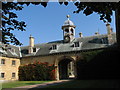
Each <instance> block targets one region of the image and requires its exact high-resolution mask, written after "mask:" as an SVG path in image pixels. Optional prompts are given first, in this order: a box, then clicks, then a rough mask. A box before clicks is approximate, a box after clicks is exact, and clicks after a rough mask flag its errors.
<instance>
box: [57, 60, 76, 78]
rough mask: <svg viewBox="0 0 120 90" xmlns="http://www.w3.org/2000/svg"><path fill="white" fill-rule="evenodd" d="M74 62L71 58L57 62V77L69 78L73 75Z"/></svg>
mask: <svg viewBox="0 0 120 90" xmlns="http://www.w3.org/2000/svg"><path fill="white" fill-rule="evenodd" d="M74 64H75V62H74V61H73V60H71V59H67V58H65V59H62V60H60V61H59V63H58V67H59V68H58V69H59V79H69V78H74V77H75V65H74Z"/></svg>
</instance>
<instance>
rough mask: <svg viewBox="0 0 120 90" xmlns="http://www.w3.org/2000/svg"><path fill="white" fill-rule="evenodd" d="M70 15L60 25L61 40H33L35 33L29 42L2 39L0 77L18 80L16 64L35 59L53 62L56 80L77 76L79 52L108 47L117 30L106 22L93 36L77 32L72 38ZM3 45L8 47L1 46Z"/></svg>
mask: <svg viewBox="0 0 120 90" xmlns="http://www.w3.org/2000/svg"><path fill="white" fill-rule="evenodd" d="M69 17H70V16H69V15H68V16H67V20H66V21H65V22H64V24H63V26H62V30H63V40H59V41H53V42H48V43H43V44H34V37H32V36H31V35H30V37H29V39H30V41H29V45H28V46H23V47H16V46H12V45H8V46H5V45H3V44H2V43H1V47H0V53H1V57H0V60H1V61H0V62H1V64H0V75H1V77H0V80H17V79H18V67H19V66H20V65H25V64H29V63H34V62H35V61H40V62H48V63H49V64H54V65H55V66H56V67H57V68H56V73H55V76H56V80H59V79H66V78H71V77H77V74H76V73H77V72H76V63H75V62H76V61H77V60H78V59H80V58H81V57H80V56H81V52H84V51H88V50H94V49H101V48H107V47H109V46H111V45H113V44H114V43H115V42H116V34H115V33H114V32H112V30H111V27H110V24H108V23H107V24H106V27H107V34H102V35H101V34H99V33H96V34H95V35H94V36H89V37H84V36H83V35H82V33H81V32H80V33H79V35H80V36H79V37H78V38H75V27H76V26H75V25H74V23H73V22H72V21H71V20H70V19H69ZM4 48H7V49H6V50H3V49H4ZM2 60H3V61H2ZM4 60H5V64H4V65H3V63H4ZM12 63H13V64H14V63H15V65H12ZM13 77H14V78H13Z"/></svg>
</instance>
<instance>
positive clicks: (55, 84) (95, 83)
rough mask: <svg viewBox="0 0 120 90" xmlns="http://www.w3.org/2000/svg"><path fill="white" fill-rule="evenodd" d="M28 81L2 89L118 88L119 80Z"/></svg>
mask: <svg viewBox="0 0 120 90" xmlns="http://www.w3.org/2000/svg"><path fill="white" fill-rule="evenodd" d="M35 82H36V84H35V83H33V84H32V83H30V84H31V85H30V84H29V85H27V84H26V86H20V87H16V88H12V89H10V88H8V89H3V90H21V89H22V90H34V89H35V90H36V89H37V90H39V88H46V89H48V88H116V89H118V88H119V87H120V86H119V80H115V79H109V80H59V81H50V82H44V83H41V84H40V83H37V82H39V81H35Z"/></svg>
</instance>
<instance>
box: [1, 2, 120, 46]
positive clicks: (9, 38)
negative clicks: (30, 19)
mask: <svg viewBox="0 0 120 90" xmlns="http://www.w3.org/2000/svg"><path fill="white" fill-rule="evenodd" d="M48 1H49V0H46V2H16V3H15V2H11V3H10V2H8V3H2V6H3V8H2V34H3V38H2V42H3V43H5V44H9V43H13V44H15V45H21V43H20V42H19V40H17V38H16V37H15V36H14V34H13V33H11V32H10V31H11V30H14V29H17V30H20V31H25V27H26V24H25V22H24V21H21V22H20V21H17V20H16V19H15V18H17V15H16V14H15V13H13V11H12V10H16V11H18V10H19V11H20V10H22V9H23V6H24V5H27V6H29V5H30V4H34V5H42V6H44V7H46V6H47V3H48ZM68 1H69V0H64V2H61V1H60V0H59V4H60V5H62V4H64V5H66V6H67V5H68V4H69V3H68ZM73 3H74V5H75V6H76V7H77V10H76V11H74V13H79V12H80V11H83V14H85V15H86V16H88V15H90V14H92V13H93V12H95V13H97V14H99V15H100V20H103V21H104V22H106V21H108V22H111V16H112V15H113V12H112V11H115V13H116V34H117V43H118V45H119V46H120V2H78V1H77V0H74V2H73Z"/></svg>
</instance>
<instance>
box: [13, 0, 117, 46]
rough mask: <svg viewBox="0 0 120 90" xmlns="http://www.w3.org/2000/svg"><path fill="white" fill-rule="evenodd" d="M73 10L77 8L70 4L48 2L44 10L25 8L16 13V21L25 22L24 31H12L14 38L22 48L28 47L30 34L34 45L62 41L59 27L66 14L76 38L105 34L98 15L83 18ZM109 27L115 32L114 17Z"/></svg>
mask: <svg viewBox="0 0 120 90" xmlns="http://www.w3.org/2000/svg"><path fill="white" fill-rule="evenodd" d="M75 10H77V8H76V7H75V6H74V5H73V3H72V2H71V3H69V5H68V6H65V5H59V3H57V2H49V3H48V6H47V7H46V8H44V7H43V6H41V5H38V6H36V5H30V6H25V8H24V9H23V10H22V11H18V12H17V15H18V17H19V18H18V20H20V21H25V22H26V24H27V27H26V31H24V32H22V31H14V33H15V36H16V37H17V38H18V39H19V40H20V41H21V42H22V43H23V46H26V45H29V36H30V34H31V35H32V36H33V37H34V38H35V44H38V43H47V42H51V41H56V40H62V39H63V33H62V29H61V27H62V25H63V24H64V21H65V20H67V18H66V15H68V14H69V15H70V20H71V21H73V23H74V24H75V26H76V29H75V31H76V36H75V37H76V38H77V37H79V32H82V33H83V36H93V35H94V33H95V32H97V31H98V29H99V32H100V34H106V33H107V30H106V25H105V23H103V21H101V20H99V15H98V14H96V13H94V14H92V15H89V16H85V15H84V14H83V13H82V12H81V13H79V14H74V13H73V11H75ZM111 27H112V28H113V31H114V32H115V19H114V15H113V16H112V22H111Z"/></svg>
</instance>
